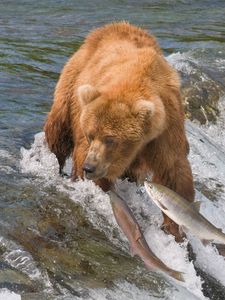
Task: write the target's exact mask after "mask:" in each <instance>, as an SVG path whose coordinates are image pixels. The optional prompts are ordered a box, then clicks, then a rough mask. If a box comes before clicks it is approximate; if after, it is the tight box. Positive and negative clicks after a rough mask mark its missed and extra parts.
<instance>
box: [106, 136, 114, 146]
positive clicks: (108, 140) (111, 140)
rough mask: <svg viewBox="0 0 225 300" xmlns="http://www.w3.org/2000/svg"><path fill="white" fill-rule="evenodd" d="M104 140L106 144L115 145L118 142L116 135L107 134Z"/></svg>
mask: <svg viewBox="0 0 225 300" xmlns="http://www.w3.org/2000/svg"><path fill="white" fill-rule="evenodd" d="M103 141H104V144H106V145H108V146H112V145H115V143H116V139H115V137H114V136H106V137H104V139H103Z"/></svg>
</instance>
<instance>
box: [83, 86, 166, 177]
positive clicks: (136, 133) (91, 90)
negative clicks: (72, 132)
mask: <svg viewBox="0 0 225 300" xmlns="http://www.w3.org/2000/svg"><path fill="white" fill-rule="evenodd" d="M78 99H79V102H80V106H81V116H80V126H81V128H82V130H83V133H84V135H85V137H86V139H87V141H88V143H89V148H88V149H89V150H88V153H87V156H86V159H85V162H84V165H83V170H84V173H85V176H86V177H87V178H89V179H93V180H96V179H99V178H103V177H105V178H107V179H109V180H111V181H114V180H115V179H116V178H118V177H120V176H122V175H123V174H124V172H125V171H126V170H127V169H128V168H129V166H130V164H131V163H132V161H134V159H135V157H136V156H137V154H138V153H139V152H140V151H141V149H143V147H144V146H145V145H146V144H148V143H149V142H150V141H151V140H152V139H154V138H156V137H157V136H159V135H160V134H161V133H162V132H163V130H164V128H165V123H166V117H165V109H164V105H163V103H162V101H161V99H160V97H158V96H152V97H151V98H149V99H142V98H139V99H136V100H134V101H126V99H120V97H117V98H116V99H115V97H114V98H113V99H111V98H110V96H108V94H104V93H103V92H102V93H100V92H99V91H98V90H97V89H96V88H95V87H93V86H91V85H88V84H87V85H82V86H80V87H79V88H78Z"/></svg>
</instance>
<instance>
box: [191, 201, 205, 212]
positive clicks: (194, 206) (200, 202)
mask: <svg viewBox="0 0 225 300" xmlns="http://www.w3.org/2000/svg"><path fill="white" fill-rule="evenodd" d="M201 204H202V201H196V202H193V203H192V204H191V205H192V207H193V208H194V209H195V210H197V211H200V208H201Z"/></svg>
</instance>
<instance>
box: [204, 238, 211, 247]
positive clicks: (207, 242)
mask: <svg viewBox="0 0 225 300" xmlns="http://www.w3.org/2000/svg"><path fill="white" fill-rule="evenodd" d="M212 241H213V240H206V239H202V240H201V242H202V244H203V245H204V246H207V245H209V244H210V243H211V242H212Z"/></svg>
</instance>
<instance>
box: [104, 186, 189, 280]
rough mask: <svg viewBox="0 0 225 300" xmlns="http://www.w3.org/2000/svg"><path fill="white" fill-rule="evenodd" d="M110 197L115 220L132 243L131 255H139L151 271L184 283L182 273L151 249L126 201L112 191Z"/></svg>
mask: <svg viewBox="0 0 225 300" xmlns="http://www.w3.org/2000/svg"><path fill="white" fill-rule="evenodd" d="M109 196H110V201H111V205H112V209H113V213H114V216H115V219H116V221H117V223H118V225H119V226H120V228H121V229H122V231H123V232H124V234H125V235H126V237H127V239H128V240H129V242H130V246H131V255H132V256H133V255H138V256H139V257H140V258H141V259H142V260H143V261H144V263H145V265H146V267H147V268H148V269H150V270H154V271H158V270H160V271H162V272H165V273H166V274H168V275H170V276H172V277H173V278H175V279H177V280H179V281H184V278H183V275H182V274H183V273H182V272H179V271H176V270H173V269H171V268H169V267H167V266H166V265H165V264H164V263H163V262H162V261H161V260H160V259H159V258H158V257H157V256H156V255H155V254H154V253H153V252H152V250H151V249H150V248H149V246H148V244H147V242H146V240H145V238H144V236H143V234H142V232H141V229H140V227H139V225H138V222H137V221H136V219H135V217H134V215H133V213H132V211H131V210H130V208H129V207H128V205H127V204H126V203H125V201H123V200H122V199H121V198H120V196H119V195H117V194H116V192H114V191H110V192H109Z"/></svg>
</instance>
